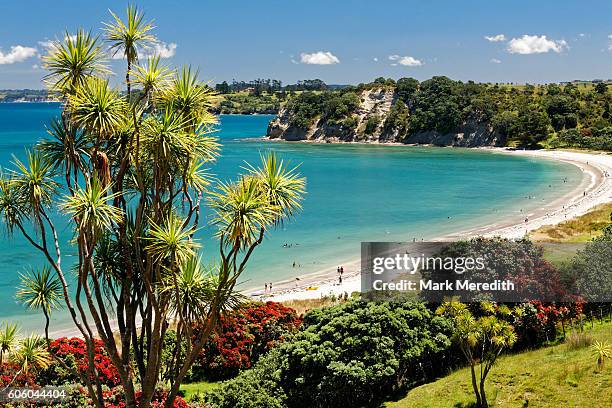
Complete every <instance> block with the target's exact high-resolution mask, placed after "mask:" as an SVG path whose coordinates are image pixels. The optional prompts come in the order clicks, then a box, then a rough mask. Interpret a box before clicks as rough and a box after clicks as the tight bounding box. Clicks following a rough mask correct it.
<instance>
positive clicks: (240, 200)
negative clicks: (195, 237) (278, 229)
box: [211, 176, 281, 249]
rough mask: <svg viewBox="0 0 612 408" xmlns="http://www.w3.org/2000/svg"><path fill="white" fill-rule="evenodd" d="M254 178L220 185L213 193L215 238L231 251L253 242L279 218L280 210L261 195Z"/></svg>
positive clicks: (257, 181)
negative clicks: (217, 229) (226, 245)
mask: <svg viewBox="0 0 612 408" xmlns="http://www.w3.org/2000/svg"><path fill="white" fill-rule="evenodd" d="M260 185H261V184H260V182H259V180H258V179H257V178H256V177H248V176H246V177H242V178H241V179H240V180H239V181H238V182H236V183H221V184H220V186H219V189H218V191H215V192H213V193H212V196H211V207H212V209H213V211H214V212H215V220H214V222H215V224H217V225H218V227H219V232H218V236H219V238H220V239H223V240H227V242H228V244H229V245H230V247H231V248H235V249H244V248H248V247H249V246H251V245H252V244H253V243H255V242H256V241H257V240H258V239H259V236H260V235H261V231H262V229H263V230H265V228H266V227H267V226H268V225H271V224H273V223H274V220H276V219H277V218H279V217H280V216H281V212H280V208H279V207H278V206H276V205H274V204H272V203H271V202H270V201H268V199H267V197H266V196H265V195H264V194H263V193H262V190H261V189H260Z"/></svg>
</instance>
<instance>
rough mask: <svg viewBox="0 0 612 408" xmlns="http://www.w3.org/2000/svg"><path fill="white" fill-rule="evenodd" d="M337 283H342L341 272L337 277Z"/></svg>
mask: <svg viewBox="0 0 612 408" xmlns="http://www.w3.org/2000/svg"><path fill="white" fill-rule="evenodd" d="M338 283H339V284H340V285H342V274H340V276H339V277H338Z"/></svg>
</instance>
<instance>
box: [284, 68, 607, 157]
mask: <svg viewBox="0 0 612 408" xmlns="http://www.w3.org/2000/svg"><path fill="white" fill-rule="evenodd" d="M376 88H386V89H389V90H393V91H394V102H393V105H392V107H391V110H390V112H389V113H388V114H387V116H386V119H385V124H384V130H385V131H387V132H390V131H396V132H397V133H398V135H399V138H400V139H401V140H406V139H407V138H408V137H410V136H411V135H414V134H418V133H420V132H428V131H436V132H439V133H441V134H446V133H452V132H459V131H460V129H461V128H462V127H463V126H465V125H466V124H468V123H471V124H476V125H478V124H482V125H484V126H485V127H487V128H489V129H490V130H491V131H493V132H497V133H498V134H499V135H500V136H502V137H503V138H504V139H505V140H507V143H508V144H511V145H512V144H516V145H520V146H528V147H530V146H535V145H537V144H539V143H541V142H544V141H546V140H547V139H550V140H551V142H552V143H554V145H556V146H579V147H587V148H593V149H606V150H609V149H610V147H611V145H612V142H611V140H612V132H611V130H610V129H611V125H612V122H611V120H612V117H611V115H610V105H611V104H612V94H611V93H610V92H609V90H608V86H607V85H606V84H605V83H598V84H597V85H596V86H590V85H589V86H588V87H587V86H584V85H581V86H580V85H576V84H572V83H570V84H567V85H558V84H548V85H538V86H534V85H524V86H513V85H498V84H484V83H475V82H473V81H468V82H462V81H453V80H451V79H449V78H447V77H443V76H436V77H433V78H431V79H429V80H426V81H423V82H419V81H417V80H416V79H413V78H401V79H399V80H398V81H397V82H395V81H393V80H392V79H384V78H379V79H377V80H375V81H374V82H372V83H369V84H360V85H358V86H349V87H345V88H342V89H339V90H333V91H322V92H303V93H301V94H299V95H296V96H294V97H293V98H290V99H289V102H288V103H287V109H288V111H289V113H290V115H291V121H290V125H291V126H295V127H298V128H308V127H309V126H311V125H312V124H313V123H314V121H315V119H322V120H323V121H327V123H328V124H335V125H338V124H339V125H343V124H345V123H348V124H350V123H351V117H352V116H353V115H354V114H355V109H356V107H357V105H355V101H358V95H359V94H360V93H361V92H362V91H364V90H367V89H376ZM356 98H357V99H356ZM371 131H372V126H370V127H368V128H367V130H366V133H367V132H371Z"/></svg>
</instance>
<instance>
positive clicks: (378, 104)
mask: <svg viewBox="0 0 612 408" xmlns="http://www.w3.org/2000/svg"><path fill="white" fill-rule="evenodd" d="M356 95H357V98H358V101H357V102H356V103H355V104H354V106H351V107H350V108H349V111H348V112H347V113H346V114H345V115H337V114H336V115H333V114H332V115H330V114H326V112H325V111H323V112H321V113H320V114H318V115H314V117H312V118H311V120H310V121H304V120H301V119H303V118H301V117H300V116H303V115H302V112H300V110H299V109H296V107H295V105H292V104H291V103H289V104H287V105H286V106H284V107H282V108H281V109H280V110H279V112H278V114H277V116H276V117H275V118H274V119H273V120H272V121H271V122H270V124H269V125H268V130H267V137H268V138H270V139H281V140H286V141H313V142H327V143H336V142H362V143H406V144H429V145H437V146H463V147H478V146H503V145H505V143H506V138H505V137H504V136H503V135H501V134H500V133H499V132H497V131H495V129H493V127H492V125H491V123H490V121H483V120H480V118H478V117H477V115H469V116H467V117H466V119H465V120H464V121H462V122H461V123H460V124H458V126H455V127H454V129H451V130H446V131H440V130H437V129H431V130H419V131H413V132H410V131H409V130H408V125H407V122H408V121H409V120H410V115H411V114H410V111H409V109H408V106H407V105H405V104H404V103H403V102H402V101H401V100H400V98H401V95H398V91H397V88H396V87H389V86H381V87H373V88H371V89H365V90H362V91H360V92H358V93H356ZM321 103H322V104H323V108H322V110H325V104H326V103H328V104H329V103H330V102H329V101H324V100H323V101H321ZM332 104H333V103H332ZM351 108H352V109H351ZM334 113H335V112H334ZM339 116H340V117H339Z"/></svg>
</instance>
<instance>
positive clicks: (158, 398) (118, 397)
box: [104, 387, 189, 408]
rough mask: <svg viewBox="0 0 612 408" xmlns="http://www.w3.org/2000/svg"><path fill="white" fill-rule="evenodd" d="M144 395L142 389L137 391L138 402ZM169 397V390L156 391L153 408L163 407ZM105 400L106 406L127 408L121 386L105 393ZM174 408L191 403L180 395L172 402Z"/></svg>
mask: <svg viewBox="0 0 612 408" xmlns="http://www.w3.org/2000/svg"><path fill="white" fill-rule="evenodd" d="M141 397H142V391H136V404H140V398H141ZM167 398H168V391H161V390H158V391H155V393H154V394H153V398H152V399H151V405H150V407H151V408H162V407H163V406H164V403H165V402H166V399H167ZM104 401H105V405H104V406H105V407H106V408H125V401H124V400H123V392H122V389H121V387H117V388H114V389H112V390H110V391H108V392H105V393H104ZM172 407H173V408H189V405H188V404H187V402H185V400H184V399H183V398H181V397H179V396H177V397H176V398H175V399H174V403H173V404H172Z"/></svg>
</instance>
